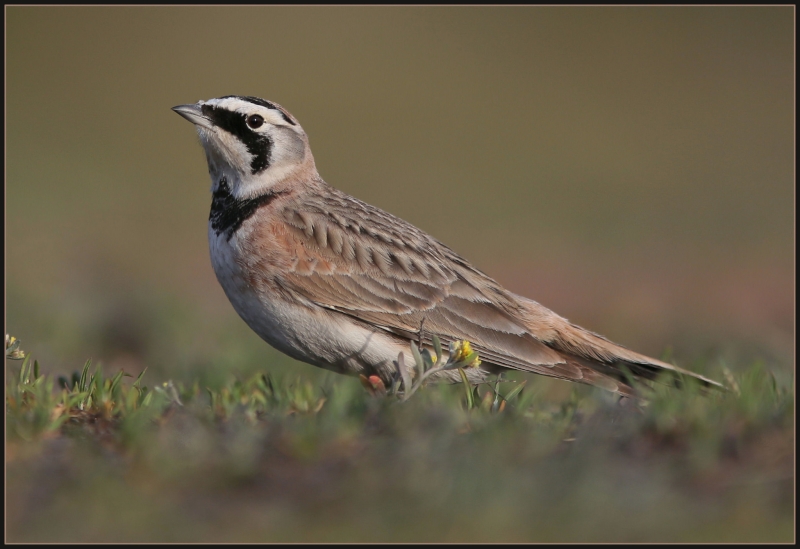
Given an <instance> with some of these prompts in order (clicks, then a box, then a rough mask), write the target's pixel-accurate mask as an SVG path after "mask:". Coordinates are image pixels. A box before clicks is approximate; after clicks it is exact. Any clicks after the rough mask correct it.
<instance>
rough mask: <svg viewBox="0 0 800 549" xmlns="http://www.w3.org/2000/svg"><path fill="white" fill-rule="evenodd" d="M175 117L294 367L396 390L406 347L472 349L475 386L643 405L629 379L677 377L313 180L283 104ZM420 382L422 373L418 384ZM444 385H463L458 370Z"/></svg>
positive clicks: (221, 257) (219, 240)
mask: <svg viewBox="0 0 800 549" xmlns="http://www.w3.org/2000/svg"><path fill="white" fill-rule="evenodd" d="M173 110H174V111H175V112H177V113H178V114H180V115H181V116H183V117H184V118H186V119H187V120H189V121H190V122H192V123H193V124H194V125H195V127H196V129H197V133H198V135H199V137H200V142H201V144H202V146H203V148H204V149H205V153H206V160H207V161H208V170H209V174H210V175H211V192H212V202H211V214H210V216H209V220H208V240H209V244H210V248H211V262H212V265H213V267H214V272H215V273H216V275H217V280H219V283H220V284H221V285H222V288H223V289H224V290H225V294H226V295H227V296H228V299H230V301H231V304H232V305H233V307H234V309H236V312H237V313H239V315H240V316H241V317H242V318H243V319H244V321H245V322H246V323H247V324H248V325H249V326H250V327H251V328H252V329H253V330H254V331H255V332H256V333H257V334H258V335H259V336H261V337H262V338H263V339H264V340H265V341H267V342H268V343H269V344H270V345H272V346H273V347H275V348H277V349H279V350H280V351H282V352H284V353H286V354H287V355H289V356H291V357H293V358H296V359H298V360H302V361H303V362H307V363H309V364H313V365H315V366H320V367H322V368H326V369H329V370H332V371H334V372H338V373H343V374H352V375H359V374H363V375H366V376H378V377H379V378H380V379H381V380H382V381H383V382H384V383H385V384H386V385H387V386H388V385H389V383H390V382H391V381H392V379H393V378H394V376H395V375H396V374H397V370H396V368H397V364H398V355H399V353H406V356H404V363H405V364H413V360H412V359H411V356H410V352H409V349H410V348H409V342H410V341H420V342H421V344H422V345H423V346H430V345H431V336H432V335H433V334H435V335H438V336H439V338H440V339H441V340H442V341H443V342H445V343H447V342H451V341H454V340H467V341H469V342H471V344H472V346H473V347H474V349H475V350H477V351H478V353H479V356H480V357H481V360H482V363H481V365H480V366H479V367H478V368H470V369H469V371H468V374H469V380H470V381H471V382H478V381H480V380H482V379H483V378H485V377H486V376H487V375H489V374H493V373H498V372H501V371H503V370H504V369H513V370H522V371H525V372H533V373H537V374H542V375H545V376H551V377H556V378H559V379H565V380H569V381H576V382H580V383H587V384H590V385H595V386H598V387H602V388H604V389H608V390H610V391H614V392H617V393H620V394H622V395H631V394H633V391H632V388H631V387H630V386H629V385H628V384H627V383H626V380H627V379H628V378H627V377H626V371H627V372H628V373H629V374H632V375H633V376H634V377H636V378H645V379H652V378H654V377H656V376H657V375H658V374H659V373H660V372H661V371H664V370H668V371H670V372H674V373H681V374H686V375H690V376H693V377H695V378H698V379H700V380H701V381H702V382H704V383H706V384H709V385H712V384H713V385H717V384H716V383H715V382H713V381H711V380H708V379H706V378H703V377H701V376H698V375H696V374H692V373H690V372H686V371H684V370H681V369H680V368H677V367H676V366H673V365H671V364H667V363H665V362H662V361H660V360H656V359H654V358H649V357H647V356H644V355H641V354H638V353H635V352H633V351H630V350H628V349H626V348H624V347H622V346H620V345H617V344H615V343H612V342H611V341H609V340H607V339H605V338H604V337H602V336H600V335H597V334H595V333H592V332H590V331H588V330H585V329H583V328H581V327H579V326H576V325H574V324H572V323H570V322H569V321H568V320H567V319H565V318H563V317H560V316H558V315H557V314H555V313H554V312H552V311H550V310H549V309H547V308H545V307H543V306H542V305H540V304H538V303H537V302H535V301H532V300H530V299H527V298H525V297H522V296H519V295H516V294H514V293H512V292H509V291H508V290H506V289H505V288H503V287H502V286H501V285H500V284H498V283H497V282H496V281H495V280H493V279H492V278H491V277H489V276H488V275H486V274H485V273H483V272H481V271H479V270H478V269H476V268H475V267H473V266H472V265H470V263H469V262H468V261H466V260H465V259H463V258H462V257H461V256H459V255H458V254H457V253H456V252H454V251H453V250H451V249H450V248H448V247H447V246H445V245H444V244H442V243H441V242H439V241H438V240H436V239H435V238H433V237H432V236H430V235H428V234H426V233H425V232H423V231H421V230H420V229H418V228H416V227H414V226H413V225H411V224H410V223H408V222H406V221H403V220H402V219H399V218H397V217H395V216H393V215H392V214H390V213H387V212H385V211H383V210H381V209H379V208H376V207H375V206H370V205H369V204H366V203H364V202H362V201H361V200H358V199H357V198H353V197H352V196H349V195H347V194H345V193H343V192H342V191H339V190H337V189H335V188H333V187H331V186H330V185H328V184H327V183H326V182H325V181H323V180H322V178H321V177H320V176H319V174H318V173H317V168H316V166H315V164H314V157H313V156H312V155H311V149H310V148H309V144H308V137H307V136H306V133H305V132H304V131H303V128H302V127H301V126H300V124H299V123H298V122H297V120H296V119H295V118H294V117H293V116H292V115H291V114H289V112H288V111H287V110H286V109H284V108H283V107H281V106H280V105H278V104H276V103H272V102H270V101H265V100H263V99H259V98H257V97H245V96H235V95H229V96H225V97H220V98H218V99H210V100H208V101H200V102H198V103H196V104H193V105H180V106H177V107H173ZM409 374H410V375H412V376H413V375H414V371H410V372H409ZM440 376H441V378H443V379H445V380H450V381H458V380H460V377H459V374H458V372H454V371H452V370H450V371H442V372H441V374H440Z"/></svg>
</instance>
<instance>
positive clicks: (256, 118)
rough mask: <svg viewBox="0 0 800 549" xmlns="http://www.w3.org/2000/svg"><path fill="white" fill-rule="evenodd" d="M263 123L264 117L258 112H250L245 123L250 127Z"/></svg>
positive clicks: (253, 127)
mask: <svg viewBox="0 0 800 549" xmlns="http://www.w3.org/2000/svg"><path fill="white" fill-rule="evenodd" d="M262 124H264V118H263V117H262V116H260V115H258V114H251V115H250V116H248V117H247V125H248V126H250V127H251V128H252V129H256V128H260V127H261V125H262Z"/></svg>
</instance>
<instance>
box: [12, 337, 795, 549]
mask: <svg viewBox="0 0 800 549" xmlns="http://www.w3.org/2000/svg"><path fill="white" fill-rule="evenodd" d="M6 346H7V363H8V364H9V365H10V366H9V367H8V368H7V372H6V432H7V458H6V459H7V464H6V468H7V479H8V484H7V502H8V507H7V518H8V534H7V536H8V540H9V541H20V542H22V541H28V542H30V541H51V542H52V541H70V542H100V541H142V542H145V541H151V542H152V541H185V542H189V541H209V542H211V541H239V542H247V541H250V542H255V541H262V542H263V541H273V542H278V541H317V542H321V541H338V542H347V541H362V542H365V541H407V542H412V541H439V542H447V541H450V542H455V541H467V542H469V541H472V542H490V541H508V542H514V541H516V542H525V541H528V542H531V541H533V542H547V541H563V542H568V541H572V542H578V541H593V542H603V541H605V542H626V541H627V542H635V541H650V542H653V541H683V542H688V541H706V542H708V541H728V542H730V541H750V542H756V541H791V540H792V539H793V520H794V519H793V486H794V476H793V460H794V449H793V448H794V442H793V409H794V398H793V394H792V392H791V390H790V388H789V387H790V385H791V384H782V383H780V382H779V381H777V380H776V379H775V377H774V376H773V375H772V374H771V373H770V370H769V369H768V368H766V367H765V366H764V365H763V364H754V365H752V367H750V368H749V369H747V370H746V371H742V372H738V373H730V372H727V373H725V377H726V378H727V379H726V383H727V385H728V386H730V387H731V388H732V390H731V391H728V392H713V393H711V394H702V391H701V389H700V388H699V387H697V386H695V385H693V384H691V383H689V384H688V385H687V386H686V387H684V389H683V390H679V389H675V388H673V387H670V386H668V385H656V386H655V388H654V390H653V391H652V393H651V395H650V397H649V398H648V400H647V402H644V403H640V404H637V403H633V402H631V401H627V402H626V403H625V404H624V405H623V404H621V403H619V402H618V401H617V399H616V398H614V397H613V396H612V395H610V394H608V393H606V392H603V391H599V390H595V389H592V388H590V387H586V386H580V385H572V386H571V389H570V392H569V393H568V395H567V396H566V398H563V399H560V400H558V399H556V400H553V399H552V398H548V396H547V394H545V391H543V390H541V389H542V387H543V386H542V384H540V383H539V382H538V381H537V380H536V379H533V378H531V379H523V378H520V377H518V378H515V379H511V380H508V383H505V382H502V383H497V384H482V385H480V386H477V387H474V388H470V387H468V386H466V385H463V384H456V385H430V386H426V387H424V388H423V389H421V390H419V391H416V389H417V388H418V385H415V384H406V383H404V382H406V381H409V380H400V379H398V382H397V384H396V385H395V386H393V387H391V388H388V393H389V395H388V396H380V395H376V394H375V393H377V392H380V391H375V390H374V387H373V386H372V385H371V384H370V383H369V382H370V380H366V382H367V383H366V386H367V387H370V388H371V389H373V390H370V391H365V390H364V388H362V386H361V385H360V384H359V383H358V381H357V380H353V379H350V378H345V377H342V376H335V375H333V374H331V375H330V376H326V377H324V378H322V381H321V382H317V383H312V382H310V381H309V380H307V379H304V378H303V377H298V376H292V375H290V374H286V375H283V376H279V377H274V378H273V377H272V376H271V375H269V374H268V373H258V374H255V375H252V376H250V377H246V378H243V379H236V378H231V379H229V380H228V381H227V382H225V383H222V384H221V385H220V386H218V387H214V388H207V387H201V386H200V384H199V382H198V381H197V380H196V379H195V380H191V379H186V380H173V381H169V380H168V381H164V382H160V383H156V384H154V385H153V386H152V388H148V387H147V386H146V385H145V382H146V380H147V376H146V375H145V373H144V372H142V374H141V375H139V376H138V377H137V378H133V377H131V376H127V375H126V374H125V373H124V372H121V371H120V372H113V373H108V374H107V373H104V372H103V370H102V368H101V367H100V366H93V365H92V364H91V363H90V362H87V363H86V364H85V365H84V366H83V368H81V370H80V371H78V372H76V373H75V374H74V375H73V376H72V377H71V379H67V378H64V377H61V378H57V377H55V376H53V375H49V374H42V373H41V372H40V368H39V366H38V363H37V362H36V361H32V360H31V357H30V356H25V357H24V359H23V358H22V357H23V355H24V353H22V352H21V351H20V350H19V347H18V342H16V347H15V346H14V343H13V342H9V340H8V339H7V343H6ZM14 353H16V354H14ZM426 353H427V352H426V351H423V353H422V354H420V353H416V355H417V356H416V357H415V358H418V361H417V365H416V366H417V367H418V368H419V367H420V363H419V360H422V361H423V363H424V365H425V366H424V368H422V370H421V371H423V372H424V371H430V369H431V368H435V367H443V366H444V365H443V364H441V361H437V359H436V357H431V356H430V353H427V355H426ZM437 354H438V355H439V357H441V354H442V353H441V352H440V353H437ZM460 355H463V356H461V359H465V360H462V362H461V363H460V366H455V367H467V366H468V365H469V363H471V362H473V361H474V360H476V359H477V357H475V356H472V355H471V354H470V353H469V348H468V346H467V347H466V352H463V353H460ZM20 359H21V360H20ZM450 367H454V366H453V364H451V365H450ZM420 377H421V376H419V377H417V379H420ZM526 383H527V384H526ZM405 387H408V388H409V390H408V391H405V390H402V391H401V390H399V389H400V388H403V389H404V388H405ZM384 389H386V388H384ZM412 390H413V391H412ZM412 392H413V398H408V397H411V396H412V395H411V393H412ZM406 393H408V394H406Z"/></svg>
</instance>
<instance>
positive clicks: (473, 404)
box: [362, 334, 526, 413]
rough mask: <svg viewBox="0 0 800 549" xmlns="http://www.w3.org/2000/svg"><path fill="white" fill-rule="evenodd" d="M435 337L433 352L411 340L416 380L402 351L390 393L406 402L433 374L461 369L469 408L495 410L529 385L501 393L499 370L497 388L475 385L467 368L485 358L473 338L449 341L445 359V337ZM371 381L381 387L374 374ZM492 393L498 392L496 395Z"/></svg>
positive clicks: (498, 410) (495, 385)
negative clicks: (482, 393) (477, 350)
mask: <svg viewBox="0 0 800 549" xmlns="http://www.w3.org/2000/svg"><path fill="white" fill-rule="evenodd" d="M432 340H433V351H434V352H433V353H431V352H430V351H429V350H428V349H422V350H420V349H419V347H418V346H417V344H416V343H414V342H413V341H412V342H411V356H412V357H414V368H415V372H416V375H415V376H414V380H413V382H412V379H411V374H410V373H409V370H408V369H407V368H406V366H405V356H404V355H403V353H400V354H399V355H398V357H397V362H396V365H397V373H396V374H395V379H394V382H393V383H392V387H391V389H390V390H389V393H390V394H392V395H395V396H397V398H399V399H400V401H401V402H406V401H407V400H408V399H410V398H411V396H412V395H413V394H414V393H415V392H416V391H417V389H419V388H420V387H422V385H423V384H424V383H425V382H426V381H427V380H428V379H429V378H430V377H431V376H433V375H436V374H439V373H442V372H446V371H448V370H458V373H459V375H460V377H461V382H462V383H463V385H464V394H465V396H466V407H467V409H468V410H471V409H473V408H477V407H483V408H486V409H487V410H488V411H491V412H493V413H494V412H502V411H503V409H505V405H506V402H509V401H511V400H512V399H514V398H515V397H516V396H517V395H519V394H520V392H521V391H522V389H523V388H524V387H525V383H526V382H522V383H520V384H519V385H518V386H517V387H515V388H514V389H512V390H511V391H510V392H509V393H508V394H507V395H505V396H503V395H501V394H500V391H499V388H500V383H501V382H503V381H506V380H503V379H502V374H498V376H497V379H496V380H495V381H494V388H491V383H490V382H485V383H479V384H475V385H473V384H472V383H470V381H469V378H468V376H467V372H466V370H467V369H469V368H477V367H479V366H480V365H481V360H480V358H479V357H478V353H477V352H476V351H474V350H473V349H472V345H471V344H470V342H469V341H461V340H457V341H451V342H450V343H449V345H448V353H447V360H445V359H444V352H443V349H442V343H441V340H440V339H439V338H438V337H437V336H436V335H435V334H434V335H433V336H432ZM368 381H369V383H370V384H371V385H372V386H373V388H376V389H377V388H379V387H376V381H374V380H372V378H368ZM362 382H363V380H362ZM381 385H382V384H381ZM479 385H489V387H490V391H487V392H486V393H485V394H484V396H483V397H482V398H481V396H480V392H479V391H478V386H479ZM384 392H385V391H384ZM492 395H494V396H493V397H492Z"/></svg>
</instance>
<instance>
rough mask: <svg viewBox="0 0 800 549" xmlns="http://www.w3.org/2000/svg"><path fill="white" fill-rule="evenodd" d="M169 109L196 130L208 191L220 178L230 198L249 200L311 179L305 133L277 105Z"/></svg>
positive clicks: (223, 103) (244, 101) (222, 103)
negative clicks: (298, 180)
mask: <svg viewBox="0 0 800 549" xmlns="http://www.w3.org/2000/svg"><path fill="white" fill-rule="evenodd" d="M172 110H174V111H175V112H177V113H178V114H180V115H181V116H182V117H184V118H185V119H186V120H188V121H189V122H191V123H192V124H194V125H195V127H196V128H197V134H198V135H199V136H200V143H201V144H202V145H203V148H204V149H205V152H206V159H207V160H208V171H209V174H210V175H211V183H212V190H213V189H214V187H215V186H216V185H217V184H218V183H219V181H220V180H221V179H222V178H223V177H224V178H225V180H226V181H227V182H228V185H229V187H230V190H231V193H232V194H233V195H234V196H236V197H237V198H240V199H243V198H251V197H254V196H258V195H260V194H263V193H264V192H268V191H269V190H271V189H273V188H275V187H277V186H281V185H282V184H285V183H286V182H287V181H291V180H292V179H293V178H296V177H302V176H314V175H316V167H315V165H314V157H313V156H312V155H311V149H310V148H309V146H308V137H307V136H306V133H305V131H303V128H302V127H300V124H298V123H297V120H295V118H294V117H293V116H292V115H291V114H289V112H288V111H287V110H286V109H284V108H283V107H281V106H280V105H278V104H276V103H272V102H270V101H265V100H264V99H259V98H258V97H247V96H240V95H227V96H225V97H219V98H217V99H209V100H208V101H199V102H197V103H195V104H190V105H179V106H177V107H173V108H172Z"/></svg>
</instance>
